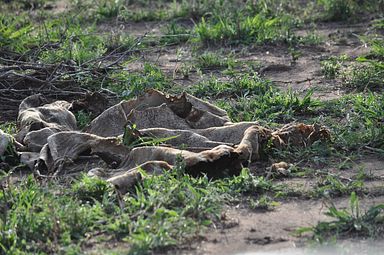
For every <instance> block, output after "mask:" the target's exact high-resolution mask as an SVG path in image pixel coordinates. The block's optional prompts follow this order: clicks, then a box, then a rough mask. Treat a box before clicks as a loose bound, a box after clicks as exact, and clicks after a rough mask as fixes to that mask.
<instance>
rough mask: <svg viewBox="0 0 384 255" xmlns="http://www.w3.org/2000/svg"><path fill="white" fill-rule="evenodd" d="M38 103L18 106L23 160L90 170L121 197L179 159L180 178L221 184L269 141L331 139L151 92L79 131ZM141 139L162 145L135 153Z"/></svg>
mask: <svg viewBox="0 0 384 255" xmlns="http://www.w3.org/2000/svg"><path fill="white" fill-rule="evenodd" d="M90 98H92V97H90ZM44 102H45V100H44V98H43V97H41V96H40V95H34V96H31V97H28V98H26V99H25V100H24V101H23V102H22V103H21V106H20V111H19V117H18V122H19V125H20V130H21V131H20V133H19V134H18V135H17V139H18V141H19V142H20V143H21V144H23V145H24V147H23V148H24V151H20V152H19V153H20V155H21V159H22V160H25V163H27V165H28V166H30V168H31V169H33V170H35V171H36V172H37V173H38V174H40V175H64V174H69V173H76V172H79V171H89V174H91V175H94V176H98V177H100V178H104V179H107V180H108V181H109V182H111V183H112V184H114V185H115V186H116V188H117V189H118V190H120V191H121V192H126V191H127V190H128V189H129V188H130V187H131V186H132V185H134V184H135V183H136V182H137V181H139V180H141V178H142V176H141V174H140V171H139V168H141V169H143V170H144V171H146V172H147V173H149V174H161V172H162V170H170V169H172V167H173V166H174V165H175V164H177V162H178V160H179V159H180V158H182V159H183V161H184V163H185V171H186V173H188V174H191V175H193V176H199V175H202V174H206V175H207V176H208V177H209V178H220V177H225V176H232V175H237V174H239V173H240V171H241V169H242V168H243V167H244V166H246V165H248V164H249V163H251V162H254V161H257V160H260V159H261V154H262V153H261V152H262V151H263V148H264V147H265V145H266V144H267V143H268V142H272V144H273V146H275V147H282V146H286V145H288V143H289V145H291V146H310V145H311V144H312V143H313V142H314V141H317V140H320V139H329V137H330V134H329V131H328V130H327V129H326V128H324V127H320V126H317V125H305V124H302V123H292V124H288V125H286V126H284V127H282V128H281V129H279V130H275V131H273V130H270V129H268V128H264V127H261V126H259V125H258V124H257V122H240V123H232V122H231V121H230V120H229V117H228V116H227V114H226V112H225V111H223V110H222V109H219V108H217V107H216V106H214V105H212V104H210V103H208V102H205V101H203V100H200V99H198V98H196V97H193V96H191V95H188V94H186V93H183V94H181V95H180V96H171V95H166V94H164V93H162V92H160V91H157V90H149V91H147V92H146V93H145V94H144V95H143V96H141V97H138V98H136V99H132V100H129V101H122V102H120V103H119V104H117V105H114V106H112V107H110V108H108V109H106V110H105V111H103V112H102V113H101V114H100V115H99V116H97V117H96V118H95V119H93V121H92V122H91V123H90V124H89V125H88V127H86V128H85V130H84V131H79V130H78V129H77V126H76V121H75V118H74V115H73V113H72V112H71V109H72V110H73V108H75V107H74V104H75V102H73V103H69V102H65V101H57V102H54V103H51V104H44ZM76 103H77V102H76ZM83 105H87V104H86V103H83ZM98 111H100V109H98ZM132 123H133V124H135V128H137V130H136V131H135V132H134V136H132V137H130V138H132V139H131V140H130V144H124V142H123V140H124V138H123V135H124V130H126V128H127V127H130V128H132ZM144 137H146V138H148V137H152V138H153V139H163V143H162V144H161V145H151V146H143V144H142V146H137V144H136V146H133V144H134V143H135V142H137V141H141V140H140V139H141V138H144ZM169 137H172V139H167V138H169Z"/></svg>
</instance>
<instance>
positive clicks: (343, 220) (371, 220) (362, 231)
mask: <svg viewBox="0 0 384 255" xmlns="http://www.w3.org/2000/svg"><path fill="white" fill-rule="evenodd" d="M383 212H384V204H378V205H375V206H371V207H370V208H368V209H367V210H366V211H363V209H362V208H361V207H360V204H359V199H358V197H357V195H356V193H355V192H352V193H351V195H350V202H349V210H344V209H337V208H336V206H335V205H334V204H332V203H331V204H330V205H329V207H328V211H327V212H326V213H325V214H326V215H327V216H329V217H331V218H333V219H334V220H332V221H322V222H319V223H318V224H317V225H316V226H314V227H309V228H302V229H299V230H298V232H299V233H303V232H307V231H311V232H312V233H313V239H314V240H316V241H317V242H320V243H322V242H325V241H327V240H330V239H331V238H335V237H336V238H340V237H348V236H354V237H355V236H360V237H369V238H379V237H380V236H381V235H382V233H383V231H384V215H383Z"/></svg>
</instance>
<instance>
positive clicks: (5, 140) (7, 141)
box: [0, 129, 12, 156]
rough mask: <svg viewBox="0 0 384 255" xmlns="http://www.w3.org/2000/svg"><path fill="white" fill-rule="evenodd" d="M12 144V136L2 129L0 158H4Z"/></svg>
mask: <svg viewBox="0 0 384 255" xmlns="http://www.w3.org/2000/svg"><path fill="white" fill-rule="evenodd" d="M11 142H12V136H10V135H8V134H6V133H4V132H3V130H1V129H0V156H3V155H4V153H5V151H6V150H7V148H8V146H9V144H10V143H11Z"/></svg>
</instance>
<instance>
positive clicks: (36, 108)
mask: <svg viewBox="0 0 384 255" xmlns="http://www.w3.org/2000/svg"><path fill="white" fill-rule="evenodd" d="M44 102H45V99H44V97H42V96H41V95H32V96H29V97H27V98H26V99H24V100H23V101H22V102H21V104H20V107H19V115H18V118H17V120H18V124H19V128H20V132H19V133H18V135H17V137H16V139H17V140H18V141H19V142H21V143H24V142H25V143H27V144H28V145H29V146H30V147H31V150H38V148H39V147H41V145H42V144H45V143H46V139H47V134H48V133H57V132H59V131H69V130H76V129H77V125H76V118H75V116H74V115H73V113H71V112H70V111H69V110H68V109H69V107H70V106H71V104H70V103H68V102H66V101H56V102H53V103H51V104H44V105H39V104H42V103H44ZM42 129H45V130H44V131H40V132H37V133H34V134H29V133H30V132H32V131H39V130H42ZM48 129H50V131H48ZM28 134H29V136H28V138H27V140H26V141H24V139H25V137H26V136H27V135H28Z"/></svg>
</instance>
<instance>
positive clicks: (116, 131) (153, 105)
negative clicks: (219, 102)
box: [86, 89, 229, 137]
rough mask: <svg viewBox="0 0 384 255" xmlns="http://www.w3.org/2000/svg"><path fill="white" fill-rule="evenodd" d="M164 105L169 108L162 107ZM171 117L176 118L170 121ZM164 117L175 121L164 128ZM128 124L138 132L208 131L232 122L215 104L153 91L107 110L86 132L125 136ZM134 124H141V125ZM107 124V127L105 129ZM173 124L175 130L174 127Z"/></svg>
mask: <svg viewBox="0 0 384 255" xmlns="http://www.w3.org/2000/svg"><path fill="white" fill-rule="evenodd" d="M164 104H165V105H166V106H167V107H164V106H162V105H164ZM160 112H161V113H160ZM154 114H157V115H154ZM165 115H167V116H165ZM171 115H173V116H172V117H171ZM142 116H147V120H145V119H144V118H143V119H142ZM165 117H170V118H172V120H168V121H166V122H167V123H168V126H165V124H164V119H166V118H165ZM151 118H152V119H151ZM158 118H161V119H158ZM184 119H185V120H184ZM128 120H130V121H131V122H132V123H135V124H136V125H137V126H138V128H139V129H140V128H154V127H164V128H173V129H177V127H182V128H188V129H191V128H206V127H212V126H217V125H223V124H224V123H227V122H229V118H228V116H227V114H226V112H225V111H224V110H221V109H220V108H218V107H216V106H214V105H212V104H209V103H207V102H204V101H202V100H200V99H198V98H195V97H193V96H191V95H188V94H186V93H183V94H182V95H181V96H179V97H176V96H170V95H166V94H164V93H162V92H160V91H158V90H154V89H152V90H149V91H147V92H146V93H145V94H144V95H143V96H140V97H138V98H137V99H132V100H129V101H123V102H121V103H119V104H117V105H115V106H112V107H111V108H109V109H107V110H105V111H104V112H103V113H102V114H101V115H100V116H98V117H97V118H96V119H94V120H93V121H92V122H91V123H90V125H89V128H88V129H87V130H86V132H88V133H92V134H95V135H99V136H104V137H109V136H118V135H121V134H123V133H124V126H125V124H126V123H127V121H128ZM206 120H210V122H209V123H211V124H209V123H208V122H206ZM135 121H140V123H139V124H138V123H136V122H135ZM156 121H158V123H156ZM183 122H184V123H185V125H184V123H183ZM105 123H108V125H107V126H106V125H105ZM170 124H173V125H174V126H173V127H171V126H170ZM176 125H177V126H176Z"/></svg>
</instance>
